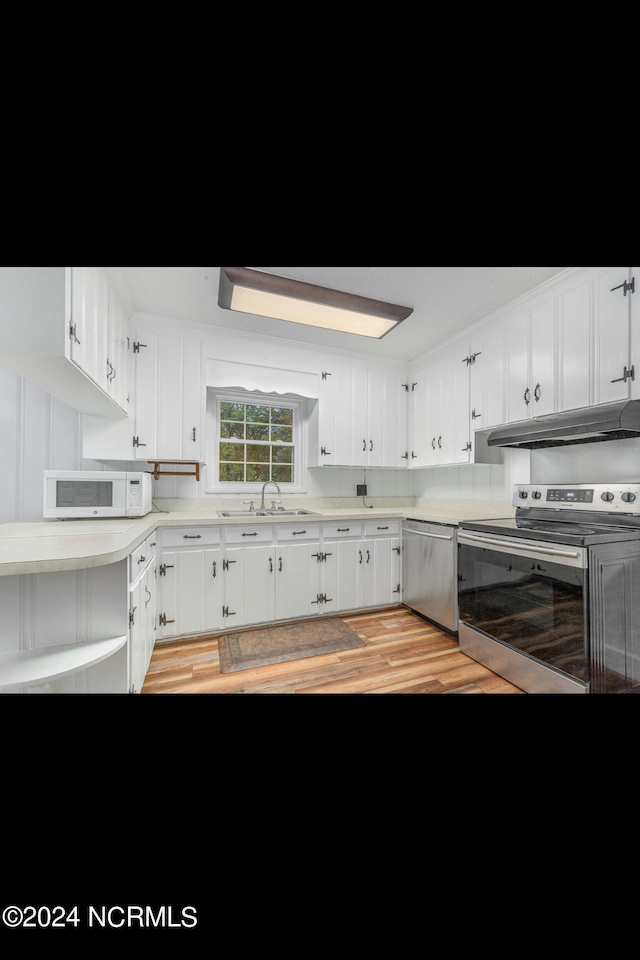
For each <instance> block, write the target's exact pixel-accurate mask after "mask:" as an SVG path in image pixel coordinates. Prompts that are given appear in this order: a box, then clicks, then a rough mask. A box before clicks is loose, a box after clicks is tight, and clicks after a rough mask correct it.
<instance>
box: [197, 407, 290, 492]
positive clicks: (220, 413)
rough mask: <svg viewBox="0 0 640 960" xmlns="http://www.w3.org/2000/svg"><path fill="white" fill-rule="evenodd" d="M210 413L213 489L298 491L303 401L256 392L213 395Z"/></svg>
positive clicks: (230, 490)
mask: <svg viewBox="0 0 640 960" xmlns="http://www.w3.org/2000/svg"><path fill="white" fill-rule="evenodd" d="M210 401H211V402H210V405H209V409H210V412H211V414H212V417H213V421H214V422H213V424H212V427H213V429H212V435H213V437H214V443H213V447H214V449H213V454H214V455H213V457H212V462H213V464H214V468H213V471H212V481H213V487H212V488H211V492H213V491H214V489H217V490H218V491H228V492H230V493H231V492H232V491H233V490H234V489H235V490H240V489H242V490H243V491H250V490H251V489H252V486H251V485H253V489H257V488H258V487H259V486H261V485H262V484H263V483H264V482H265V481H267V480H275V481H276V482H277V483H278V484H279V485H280V486H282V485H286V486H287V487H288V489H289V490H293V489H295V490H296V491H297V490H299V488H300V483H299V473H300V462H299V458H300V457H301V451H302V429H301V427H302V422H303V420H304V415H303V409H304V408H303V402H302V400H301V399H300V400H298V399H297V398H292V397H287V398H286V399H284V398H282V397H280V396H277V395H271V394H264V393H257V392H252V391H242V390H238V391H231V390H226V391H224V392H222V391H220V392H215V393H213V394H212V396H211V397H210Z"/></svg>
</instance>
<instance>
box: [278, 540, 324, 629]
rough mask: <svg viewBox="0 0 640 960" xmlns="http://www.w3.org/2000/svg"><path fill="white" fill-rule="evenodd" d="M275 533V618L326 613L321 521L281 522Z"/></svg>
mask: <svg viewBox="0 0 640 960" xmlns="http://www.w3.org/2000/svg"><path fill="white" fill-rule="evenodd" d="M276 536H277V549H276V550H275V551H274V570H273V574H274V579H275V584H274V586H275V591H274V594H275V597H274V599H275V617H274V619H275V620H291V619H297V618H302V617H311V616H314V615H315V614H318V613H323V612H324V606H325V601H324V597H323V594H322V590H321V584H322V572H323V549H322V546H321V543H320V524H319V523H303V524H289V523H287V524H281V525H280V526H278V527H276Z"/></svg>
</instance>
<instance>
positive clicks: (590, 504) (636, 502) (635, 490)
mask: <svg viewBox="0 0 640 960" xmlns="http://www.w3.org/2000/svg"><path fill="white" fill-rule="evenodd" d="M512 504H513V506H514V507H537V508H544V507H546V508H547V509H549V510H554V509H555V510H565V509H567V508H568V509H571V510H578V511H579V510H590V511H591V512H594V511H597V512H599V513H633V514H640V482H631V483H618V482H616V483H555V484H551V483H549V484H547V483H518V484H516V486H515V489H514V491H513V500H512Z"/></svg>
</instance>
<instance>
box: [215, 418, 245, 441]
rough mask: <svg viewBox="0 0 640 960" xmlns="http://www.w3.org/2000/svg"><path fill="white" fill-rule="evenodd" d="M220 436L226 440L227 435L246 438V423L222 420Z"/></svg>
mask: <svg viewBox="0 0 640 960" xmlns="http://www.w3.org/2000/svg"><path fill="white" fill-rule="evenodd" d="M220 436H221V438H222V439H223V440H224V439H225V437H240V439H241V440H242V439H243V438H244V423H232V422H230V421H228V420H227V421H226V422H224V421H223V422H222V423H221V424H220Z"/></svg>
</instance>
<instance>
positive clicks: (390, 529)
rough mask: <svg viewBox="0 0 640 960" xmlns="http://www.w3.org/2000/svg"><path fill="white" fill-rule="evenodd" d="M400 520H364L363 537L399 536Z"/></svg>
mask: <svg viewBox="0 0 640 960" xmlns="http://www.w3.org/2000/svg"><path fill="white" fill-rule="evenodd" d="M401 525H402V520H401V519H400V518H399V517H398V518H394V519H393V520H366V521H365V524H364V535H365V537H399V536H400V527H401Z"/></svg>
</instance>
